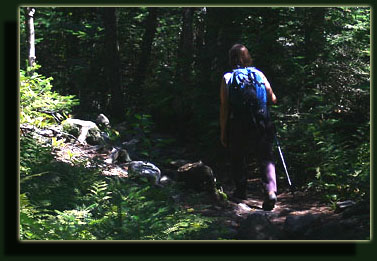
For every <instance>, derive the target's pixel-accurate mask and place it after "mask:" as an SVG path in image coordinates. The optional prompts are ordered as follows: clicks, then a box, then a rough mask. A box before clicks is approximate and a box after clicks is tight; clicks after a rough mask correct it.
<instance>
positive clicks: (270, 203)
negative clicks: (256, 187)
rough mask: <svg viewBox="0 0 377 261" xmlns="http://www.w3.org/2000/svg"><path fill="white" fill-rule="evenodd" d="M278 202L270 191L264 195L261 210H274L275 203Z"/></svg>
mask: <svg viewBox="0 0 377 261" xmlns="http://www.w3.org/2000/svg"><path fill="white" fill-rule="evenodd" d="M277 201H278V199H277V197H276V194H275V192H273V191H270V192H268V194H267V195H266V198H265V200H264V202H263V206H262V207H263V210H266V211H271V210H273V209H274V207H275V204H276V202H277Z"/></svg>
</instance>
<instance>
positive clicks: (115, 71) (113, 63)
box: [103, 7, 125, 119]
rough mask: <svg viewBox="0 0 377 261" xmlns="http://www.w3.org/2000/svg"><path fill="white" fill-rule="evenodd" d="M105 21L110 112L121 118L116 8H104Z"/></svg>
mask: <svg viewBox="0 0 377 261" xmlns="http://www.w3.org/2000/svg"><path fill="white" fill-rule="evenodd" d="M103 21H104V26H105V75H106V81H107V82H108V84H109V86H110V94H111V99H110V114H111V116H113V117H115V118H118V119H120V118H121V117H122V116H124V108H125V106H124V104H123V93H122V86H121V85H122V75H121V68H120V55H119V43H118V24H117V17H116V8H114V7H106V8H103Z"/></svg>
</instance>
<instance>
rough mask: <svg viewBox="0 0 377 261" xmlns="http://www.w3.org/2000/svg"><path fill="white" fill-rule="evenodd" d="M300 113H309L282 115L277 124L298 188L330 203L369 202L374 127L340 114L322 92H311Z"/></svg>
mask: <svg viewBox="0 0 377 261" xmlns="http://www.w3.org/2000/svg"><path fill="white" fill-rule="evenodd" d="M275 109H276V108H275ZM301 110H302V111H306V113H299V114H296V115H292V116H293V117H291V118H286V117H285V118H284V115H281V118H279V122H280V124H278V133H279V134H280V136H282V137H284V140H282V141H281V143H282V145H283V148H282V149H283V151H284V152H285V155H286V158H287V159H286V160H287V161H288V164H289V165H290V168H291V171H292V173H293V174H294V181H295V183H296V185H298V186H302V187H307V188H309V189H312V190H316V191H321V192H322V195H323V197H324V199H325V200H327V201H329V202H334V201H337V200H342V199H343V200H344V199H347V198H355V199H360V198H361V197H368V196H369V190H370V184H369V178H370V163H369V155H370V140H369V122H365V121H364V120H363V117H360V116H359V115H357V114H347V113H345V112H339V111H338V110H337V109H336V107H335V108H334V106H331V105H329V104H327V103H326V99H325V98H324V95H323V94H322V93H319V92H315V93H314V92H307V93H306V96H305V97H304V99H303V101H302V106H301ZM355 117H358V120H355ZM360 119H361V120H360ZM280 176H284V174H283V173H281V175H280Z"/></svg>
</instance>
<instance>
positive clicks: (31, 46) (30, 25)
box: [25, 7, 36, 74]
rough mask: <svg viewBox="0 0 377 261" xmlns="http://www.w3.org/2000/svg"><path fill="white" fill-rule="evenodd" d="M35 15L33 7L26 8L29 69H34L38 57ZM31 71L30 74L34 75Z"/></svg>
mask: <svg viewBox="0 0 377 261" xmlns="http://www.w3.org/2000/svg"><path fill="white" fill-rule="evenodd" d="M34 13H35V9H34V8H33V7H26V8H25V16H26V17H25V18H26V19H25V20H26V32H27V50H28V64H27V66H28V67H33V65H34V63H35V60H36V56H35V32H34ZM32 73H33V72H32V71H29V74H32Z"/></svg>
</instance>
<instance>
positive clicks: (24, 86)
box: [20, 65, 78, 127]
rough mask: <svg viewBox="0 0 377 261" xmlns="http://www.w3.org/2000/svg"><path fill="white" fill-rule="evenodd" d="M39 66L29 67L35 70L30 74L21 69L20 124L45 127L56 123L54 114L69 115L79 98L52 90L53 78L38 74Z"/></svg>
mask: <svg viewBox="0 0 377 261" xmlns="http://www.w3.org/2000/svg"><path fill="white" fill-rule="evenodd" d="M38 68H40V66H39V65H36V66H35V67H34V68H29V69H28V70H29V71H33V74H32V75H30V76H29V75H27V73H26V72H25V71H23V70H21V71H20V124H24V123H27V124H32V125H35V126H38V127H45V126H46V125H48V124H53V123H55V120H54V118H53V116H52V114H54V113H60V114H61V115H67V114H68V113H69V112H70V111H71V109H72V107H73V106H75V105H77V104H78V100H77V99H74V96H73V95H68V96H62V95H60V94H59V93H57V92H54V91H52V85H51V81H52V78H51V77H49V78H46V77H44V76H43V75H40V74H38V73H37V72H36V70H37V69H38Z"/></svg>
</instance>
